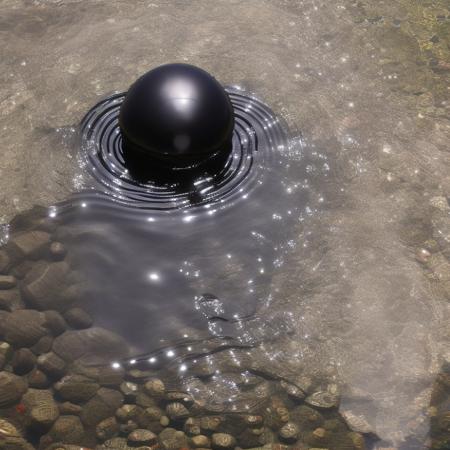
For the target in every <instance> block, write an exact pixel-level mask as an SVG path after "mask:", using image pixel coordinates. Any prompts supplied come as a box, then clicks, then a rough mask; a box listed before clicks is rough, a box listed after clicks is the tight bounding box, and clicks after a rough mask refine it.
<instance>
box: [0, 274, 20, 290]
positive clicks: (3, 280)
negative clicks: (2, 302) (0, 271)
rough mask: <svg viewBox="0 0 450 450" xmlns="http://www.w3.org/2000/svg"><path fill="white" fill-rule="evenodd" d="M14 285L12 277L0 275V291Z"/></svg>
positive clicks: (14, 281)
mask: <svg viewBox="0 0 450 450" xmlns="http://www.w3.org/2000/svg"><path fill="white" fill-rule="evenodd" d="M15 285H16V279H15V277H13V276H12V275H0V289H11V288H13V287H14V286H15Z"/></svg>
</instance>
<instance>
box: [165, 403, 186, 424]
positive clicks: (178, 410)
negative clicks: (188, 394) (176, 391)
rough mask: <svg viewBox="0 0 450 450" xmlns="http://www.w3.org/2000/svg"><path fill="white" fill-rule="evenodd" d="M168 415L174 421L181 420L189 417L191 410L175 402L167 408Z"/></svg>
mask: <svg viewBox="0 0 450 450" xmlns="http://www.w3.org/2000/svg"><path fill="white" fill-rule="evenodd" d="M166 414H167V416H168V417H169V418H170V419H172V420H180V419H184V418H186V417H188V416H189V410H188V409H187V408H186V406H184V405H183V404H182V403H179V402H174V403H169V404H168V405H167V406H166Z"/></svg>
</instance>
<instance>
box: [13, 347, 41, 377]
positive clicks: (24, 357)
mask: <svg viewBox="0 0 450 450" xmlns="http://www.w3.org/2000/svg"><path fill="white" fill-rule="evenodd" d="M35 364H36V356H35V355H34V353H33V352H32V351H31V350H30V349H28V348H21V349H19V350H17V351H16V352H15V353H14V356H13V358H12V361H11V367H12V368H13V371H14V373H15V374H17V375H25V374H27V373H29V372H31V371H32V370H33V368H34V366H35Z"/></svg>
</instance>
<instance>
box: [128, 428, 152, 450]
mask: <svg viewBox="0 0 450 450" xmlns="http://www.w3.org/2000/svg"><path fill="white" fill-rule="evenodd" d="M157 439H158V437H157V436H156V434H155V433H152V432H151V431H149V430H142V429H137V430H134V431H132V432H131V433H130V434H129V435H128V444H129V445H131V446H133V447H139V446H141V445H152V444H155V443H156V441H157Z"/></svg>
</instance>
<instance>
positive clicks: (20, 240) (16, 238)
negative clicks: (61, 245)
mask: <svg viewBox="0 0 450 450" xmlns="http://www.w3.org/2000/svg"><path fill="white" fill-rule="evenodd" d="M49 244H50V235H49V234H48V233H46V232H44V231H25V232H22V233H17V234H15V235H13V236H12V238H11V239H10V241H9V242H8V249H9V251H10V252H11V254H12V255H13V258H14V259H19V258H35V257H38V256H39V255H40V254H42V253H43V251H44V250H45V249H46V248H48V246H49Z"/></svg>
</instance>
